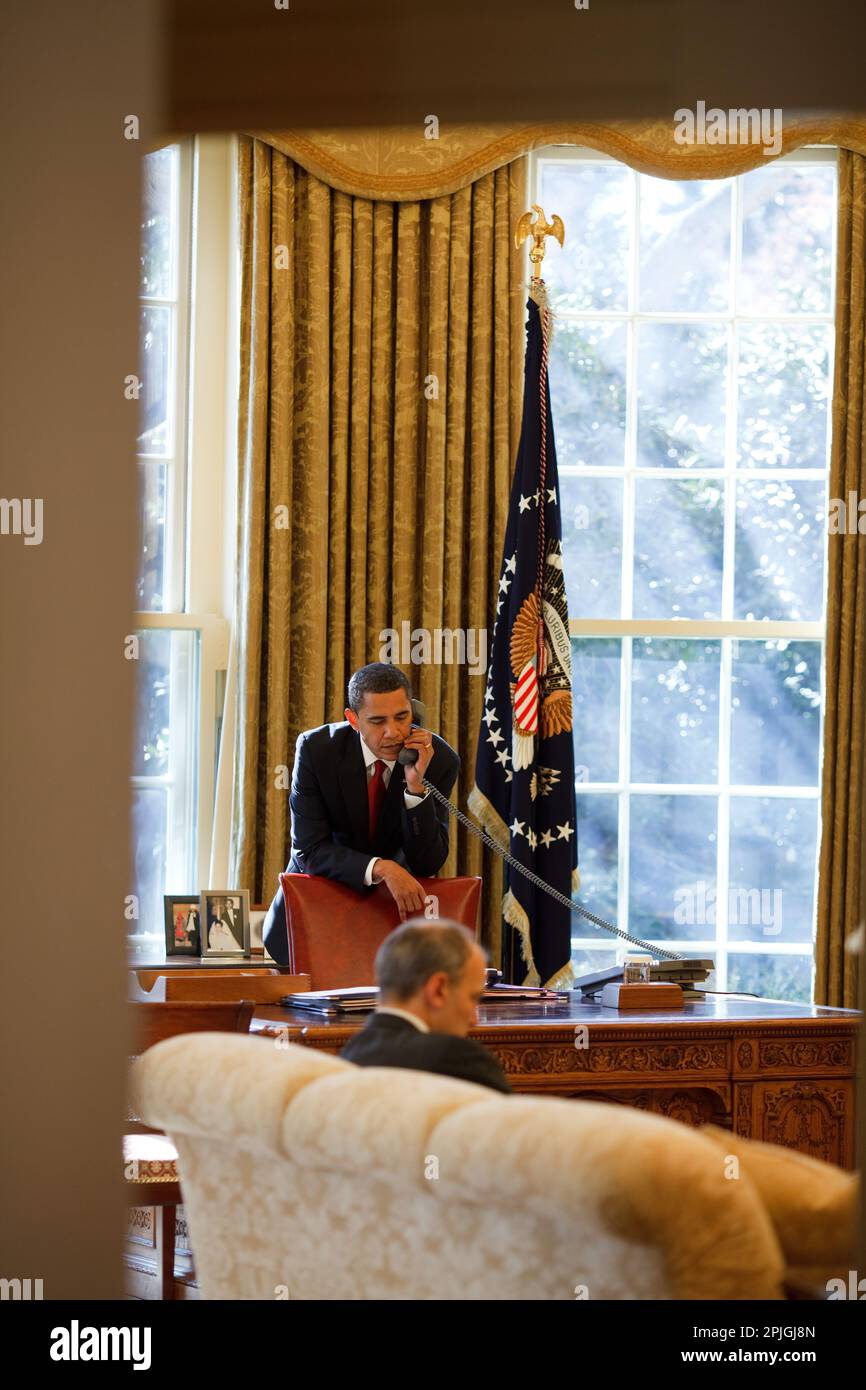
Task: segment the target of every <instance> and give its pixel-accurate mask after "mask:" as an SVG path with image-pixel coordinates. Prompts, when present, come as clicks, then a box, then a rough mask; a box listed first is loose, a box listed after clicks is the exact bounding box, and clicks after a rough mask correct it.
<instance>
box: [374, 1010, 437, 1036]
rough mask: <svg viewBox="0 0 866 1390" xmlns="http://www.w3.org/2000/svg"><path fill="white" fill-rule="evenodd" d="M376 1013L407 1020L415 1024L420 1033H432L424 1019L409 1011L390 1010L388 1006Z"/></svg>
mask: <svg viewBox="0 0 866 1390" xmlns="http://www.w3.org/2000/svg"><path fill="white" fill-rule="evenodd" d="M376 1013H377V1014H393V1015H394V1017H395V1018H405V1019H406V1021H407V1022H408V1023H414V1025H415V1027H416V1028H417V1029H418V1032H419V1033H429V1032H430V1029H429V1028H428V1027H427V1024H426V1023H425V1022H424V1020H423V1018H419V1017H418V1015H417V1014H410V1012H409V1010H408V1009H395V1008H390V1007H389V1006H388V1005H383V1006H382V1007H381V1008H378V1009H377V1010H376Z"/></svg>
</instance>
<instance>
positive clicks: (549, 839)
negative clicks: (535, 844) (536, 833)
mask: <svg viewBox="0 0 866 1390" xmlns="http://www.w3.org/2000/svg"><path fill="white" fill-rule="evenodd" d="M552 843H553V831H552V830H542V832H541V846H542V849H549V848H550V845H551V844H552Z"/></svg>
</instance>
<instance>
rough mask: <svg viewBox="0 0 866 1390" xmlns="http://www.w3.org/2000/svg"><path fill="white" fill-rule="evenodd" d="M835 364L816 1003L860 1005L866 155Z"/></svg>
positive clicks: (847, 222) (842, 264) (842, 185)
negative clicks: (842, 510)
mask: <svg viewBox="0 0 866 1390" xmlns="http://www.w3.org/2000/svg"><path fill="white" fill-rule="evenodd" d="M837 248H838V249H837V257H838V273H837V280H836V365H835V379H834V392H833V445H832V453H831V461H830V497H831V498H841V500H842V501H843V502H844V503H845V507H846V528H845V530H843V532H842V533H840V534H838V535H830V536H829V537H828V542H827V543H828V551H829V554H828V579H827V647H826V704H825V714H824V776H823V786H822V800H821V812H822V820H823V834H822V839H821V864H820V872H819V876H818V932H817V940H816V948H815V949H816V956H815V1002H816V1003H818V1004H829V1005H834V1006H838V1007H844V1008H851V1009H854V1008H857V1007H858V1006H859V1004H860V1001H859V999H858V996H857V958H856V956H854V955H853V954H852V953H851V952H846V950H845V944H844V943H845V938H846V937H847V936H848V935H850V934H851V933H853V932H854V930H855V929H856V927H857V925H858V923H859V922H860V921H861V918H862V913H863V908H864V905H866V904H864V898H863V881H862V877H863V831H864V823H863V795H864V770H866V754H864V748H866V679H864V678H866V546H864V541H863V538H862V536H860V535H859V534H855V535H850V534H847V533H846V531H847V527H848V526H850V524H851V506H850V500H851V496H852V494H853V497H854V512H853V519H854V526H855V528H856V525H857V510H856V508H857V503H858V502H859V501H860V500H861V499H864V498H866V410H864V405H866V367H864V347H866V158H864V156H863V155H862V154H854V153H852V152H851V151H849V150H840V152H839V221H838V233H837Z"/></svg>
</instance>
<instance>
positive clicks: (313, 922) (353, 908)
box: [280, 874, 481, 989]
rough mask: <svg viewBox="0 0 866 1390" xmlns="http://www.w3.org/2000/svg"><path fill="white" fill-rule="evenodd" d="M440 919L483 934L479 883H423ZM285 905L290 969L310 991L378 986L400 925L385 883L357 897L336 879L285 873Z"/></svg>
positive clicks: (458, 880)
mask: <svg viewBox="0 0 866 1390" xmlns="http://www.w3.org/2000/svg"><path fill="white" fill-rule="evenodd" d="M418 882H419V883H420V884H421V886H422V887H423V889H424V891H425V893H426V894H427V895H428V897H430V898H434V899H435V900H436V916H437V917H439V918H446V917H447V918H450V919H451V921H453V922H459V923H460V924H461V925H462V926H464V927H468V928H469V930H470V931H472V932H476V933H477V930H478V909H479V905H480V902H481V879H480V878H422V879H419V880H418ZM280 885H281V887H282V890H283V898H284V901H285V904H286V926H287V930H288V936H289V966H290V969H291V970H292V971H293V972H295V973H297V974H302V975H309V976H310V988H311V989H344V988H347V987H348V986H350V985H372V984H375V975H374V968H373V963H374V961H375V959H376V952H377V951H378V949H379V947H380V946H381V944H382V942H383V941H384V940H385V937H386V936H387V935H388V933H389V932H392V931H394V929H395V927H399V925H400V914H399V912H398V911H397V904H396V903H395V902H394V899H393V898H392V897H391V894H390V893H389V892H388V889H387V888H386V887H385V885H384V884H379V886H378V887H377V888H372V889H370V891H369V892H367V893H363V894H361V893H356V892H355V890H354V889H353V888H347V887H346V885H345V884H343V883H337V882H336V881H335V880H334V879H330V878H320V877H317V876H316V875H313V874H280Z"/></svg>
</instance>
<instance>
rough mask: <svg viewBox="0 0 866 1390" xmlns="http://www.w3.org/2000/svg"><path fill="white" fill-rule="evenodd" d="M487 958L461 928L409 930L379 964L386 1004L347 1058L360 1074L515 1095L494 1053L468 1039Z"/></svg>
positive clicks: (414, 926) (389, 943)
mask: <svg viewBox="0 0 866 1390" xmlns="http://www.w3.org/2000/svg"><path fill="white" fill-rule="evenodd" d="M486 965H487V958H486V956H485V954H484V952H483V951H482V950H481V948H480V946H478V945H477V943H476V941H475V938H474V937H473V935H472V933H471V932H469V931H467V930H466V928H465V927H461V926H458V925H457V923H456V922H445V921H441V922H424V921H422V922H415V921H412V922H406V923H405V924H404V926H402V927H398V928H397V930H396V931H394V932H391V934H390V936H387V937H386V938H385V940H384V941H383V942H382V945H381V946H380V947H379V953H378V955H377V956H376V982H377V984H378V986H379V1003H378V1006H377V1008H376V1012H375V1013H374V1014H373V1016H372V1018H370V1019H369V1020H368V1022H367V1023H366V1025H365V1026H364V1027H363V1028H362V1030H361V1032H360V1033H359V1034H358V1035H357V1037H354V1038H352V1040H351V1042H349V1043H347V1044H346V1046H345V1047H344V1048H343V1051H342V1052H341V1053H340V1056H341V1057H342V1058H344V1059H345V1061H347V1062H355V1063H356V1064H357V1065H358V1066H360V1067H403V1068H405V1069H406V1070H409V1071H432V1072H438V1073H440V1074H442V1075H444V1076H456V1077H458V1078H459V1079H460V1080H461V1081H474V1082H475V1083H476V1084H477V1085H479V1086H489V1087H490V1088H491V1089H492V1090H494V1091H502V1092H504V1093H505V1094H510V1091H511V1087H510V1086H509V1084H508V1082H507V1081H506V1079H505V1073H504V1071H503V1070H502V1067H501V1066H500V1065H499V1063H498V1062H497V1060H496V1058H495V1057H494V1056H493V1054H492V1053H491V1052H488V1051H487V1049H486V1048H485V1047H482V1046H481V1044H480V1043H477V1042H473V1041H472V1039H471V1038H467V1036H466V1034H467V1033H468V1032H469V1029H470V1028H471V1027H473V1025H474V1024H475V1023H477V1021H478V1001H479V999H480V998H481V995H482V993H483V990H484V985H485V982H486V975H485V969H486Z"/></svg>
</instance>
